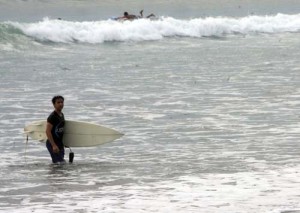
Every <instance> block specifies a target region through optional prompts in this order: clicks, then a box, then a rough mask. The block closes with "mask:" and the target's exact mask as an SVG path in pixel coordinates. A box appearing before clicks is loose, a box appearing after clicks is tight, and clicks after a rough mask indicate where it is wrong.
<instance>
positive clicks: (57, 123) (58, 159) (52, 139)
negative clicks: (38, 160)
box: [46, 96, 65, 163]
mask: <svg viewBox="0 0 300 213" xmlns="http://www.w3.org/2000/svg"><path fill="white" fill-rule="evenodd" d="M52 104H53V107H54V111H53V112H52V113H51V114H50V115H49V117H48V119H47V127H46V135H47V138H48V140H47V142H46V147H47V149H48V151H49V153H50V156H51V158H52V162H53V163H63V162H65V160H64V155H65V149H64V144H63V141H62V140H63V134H64V125H65V117H64V114H63V113H62V109H63V108H64V98H63V97H62V96H54V97H53V98H52Z"/></svg>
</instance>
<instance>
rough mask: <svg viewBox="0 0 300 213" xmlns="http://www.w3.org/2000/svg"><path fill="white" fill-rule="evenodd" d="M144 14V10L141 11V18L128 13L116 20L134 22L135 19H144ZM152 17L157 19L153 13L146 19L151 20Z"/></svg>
mask: <svg viewBox="0 0 300 213" xmlns="http://www.w3.org/2000/svg"><path fill="white" fill-rule="evenodd" d="M143 12H144V10H141V11H140V16H136V15H133V14H129V13H128V12H124V16H122V17H118V18H116V20H134V19H139V18H144V15H143ZM151 17H155V15H154V14H153V13H151V14H150V15H148V16H146V18H151Z"/></svg>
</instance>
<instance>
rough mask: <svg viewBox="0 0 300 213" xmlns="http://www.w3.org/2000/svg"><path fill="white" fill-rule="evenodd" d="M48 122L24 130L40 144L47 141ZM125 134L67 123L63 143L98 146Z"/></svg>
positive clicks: (78, 145) (77, 145) (34, 123)
mask: <svg viewBox="0 0 300 213" xmlns="http://www.w3.org/2000/svg"><path fill="white" fill-rule="evenodd" d="M46 126H47V121H45V120H42V121H34V122H32V123H30V124H28V125H27V126H25V128H24V132H25V134H27V135H28V136H29V137H30V138H32V139H34V140H38V141H40V142H46V141H47V135H46ZM123 135H124V134H122V133H120V132H118V131H116V130H113V129H110V128H107V127H104V126H100V125H97V124H92V123H87V122H80V121H70V120H66V121H65V126H64V136H63V143H64V145H65V146H68V147H89V146H98V145H101V144H104V143H108V142H112V141H114V140H116V139H118V138H120V137H122V136H123Z"/></svg>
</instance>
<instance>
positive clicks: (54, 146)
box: [46, 122, 59, 153]
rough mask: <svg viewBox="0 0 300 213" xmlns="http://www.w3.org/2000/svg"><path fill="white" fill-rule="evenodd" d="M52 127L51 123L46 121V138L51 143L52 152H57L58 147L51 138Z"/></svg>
mask: <svg viewBox="0 0 300 213" xmlns="http://www.w3.org/2000/svg"><path fill="white" fill-rule="evenodd" d="M52 128H53V125H52V124H51V123H49V122H47V127H46V135H47V138H48V140H49V142H50V143H51V145H52V149H53V152H54V153H58V152H59V148H58V147H57V146H56V144H55V142H54V140H53V137H52V134H51V130H52Z"/></svg>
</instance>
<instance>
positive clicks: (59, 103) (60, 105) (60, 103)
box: [54, 98, 64, 111]
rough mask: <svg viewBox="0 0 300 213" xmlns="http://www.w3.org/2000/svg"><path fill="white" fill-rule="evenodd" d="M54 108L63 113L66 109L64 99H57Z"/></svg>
mask: <svg viewBox="0 0 300 213" xmlns="http://www.w3.org/2000/svg"><path fill="white" fill-rule="evenodd" d="M54 108H55V109H56V110H58V111H61V110H62V109H63V108H64V101H63V99H61V98H59V99H56V101H55V103H54Z"/></svg>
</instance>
